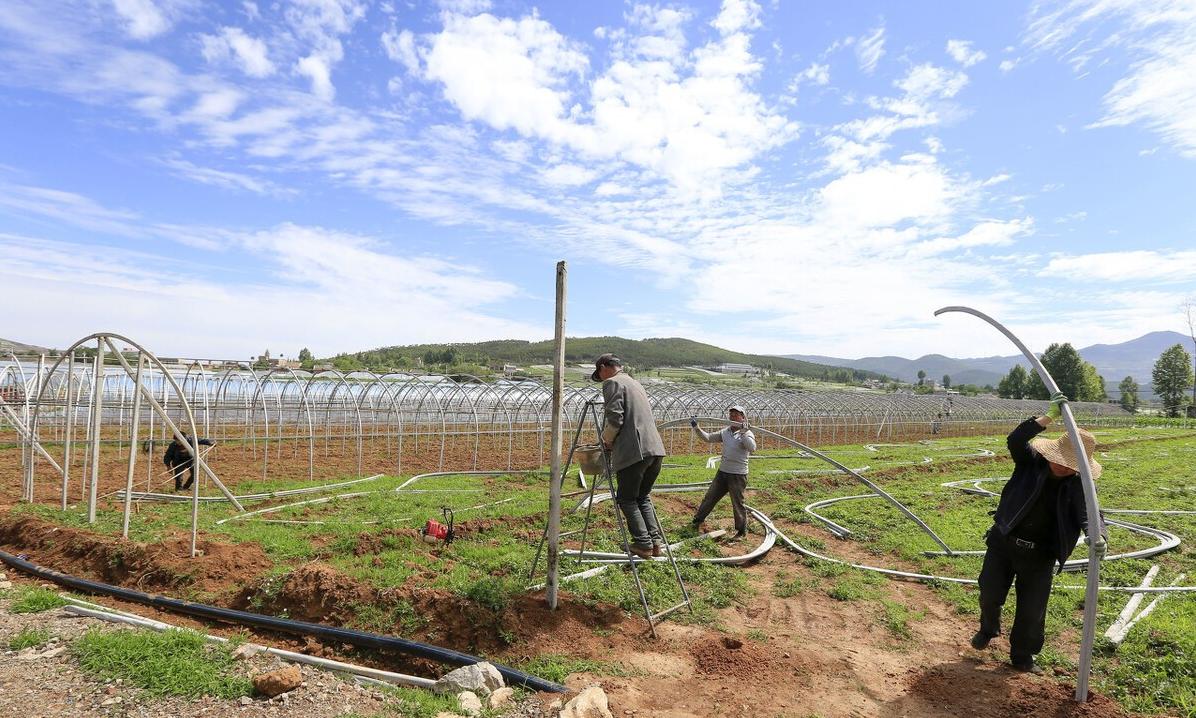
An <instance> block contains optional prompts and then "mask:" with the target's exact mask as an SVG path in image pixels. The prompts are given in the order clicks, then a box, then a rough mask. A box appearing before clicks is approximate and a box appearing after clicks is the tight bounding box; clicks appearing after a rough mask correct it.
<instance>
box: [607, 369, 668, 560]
mask: <svg viewBox="0 0 1196 718" xmlns="http://www.w3.org/2000/svg"><path fill="white" fill-rule="evenodd" d="M590 378H591V379H593V380H594V381H600V382H602V401H603V413H604V416H605V423H604V424H603V427H602V444H603V445H604V446H605V447H606V448H607V450H608V451H610V468H611V471H614V472H615V481H616V488H615V503H617V504H618V505H619V510H620V511H622V512H623V516H624V518H626V519H627V533H629V534H631V545H630V547H629V549H630V551H631V553H633V554H635V555H636V556H639V557H640V558H652V557H653V556H661V555H663V554H664V531H663V530H661V528H660V522H659V521H658V520H657V519H656V507H654V506H653V505H652V498H651V497H650V496H649V494H650V493H652V486H653V485H654V484H655V483H656V477H657V476H659V475H660V465H661V463H662V461H663V460H664V455H665V454H664V441H662V440H661V438H660V432H659V431H657V430H656V419H655V418H654V417H653V416H652V404H651V402H650V401H649V400H648V394H647V393H646V392H645V391H644V387H643V386H641V385H640V383H639V382H638V381H636V380H635V379H632V378H631V377H630V376H628V375H627V374H625V373H624V372H623V362H622V361H620V359H619V357H617V356H615V355H614V354H603V355H602V356H600V357H598V359H597V360H595V361H594V373H593V374H591V375H590Z"/></svg>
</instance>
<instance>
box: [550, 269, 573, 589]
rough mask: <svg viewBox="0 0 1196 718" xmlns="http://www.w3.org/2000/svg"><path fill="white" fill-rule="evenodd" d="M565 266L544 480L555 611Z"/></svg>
mask: <svg viewBox="0 0 1196 718" xmlns="http://www.w3.org/2000/svg"><path fill="white" fill-rule="evenodd" d="M567 280H568V267H567V265H566V264H565V262H563V261H561V262H557V264H556V331H555V333H554V335H553V345H552V351H553V354H552V460H551V467H552V470H551V471H550V472H549V479H548V590H547V597H548V607H549V608H551V609H553V610H556V606H557V586H558V581H557V579H558V573H557V571H558V568H559V563H560V534H561V481H562V479H563V478H564V477H562V476H561V406H562V402H563V401H564V396H565V287H566V285H567V283H568V282H567Z"/></svg>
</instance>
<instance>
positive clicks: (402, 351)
mask: <svg viewBox="0 0 1196 718" xmlns="http://www.w3.org/2000/svg"><path fill="white" fill-rule="evenodd" d="M604 352H612V353H614V354H616V355H618V356H619V357H620V358H621V359H622V360H623V361H624V363H626V364H627V365H629V366H630V367H631V368H632V369H637V370H646V369H656V368H658V367H680V366H703V367H714V366H718V365H719V364H722V363H724V362H727V363H735V364H751V365H752V366H755V367H759V368H762V369H770V370H772V371H777V372H783V373H785V374H789V375H791V376H795V377H803V378H807V379H818V380H822V381H835V382H845V383H847V382H858V381H863V380H864V379H883V378H885V377H884V376H883V375H881V374H877V373H875V372H870V371H864V370H860V369H849V368H843V367H834V366H829V365H826V364H815V363H813V362H807V361H801V360H797V359H787V358H784V357H776V356H766V355H761V354H743V353H741V352H735V351H731V350H729V349H723V348H721V347H716V346H712V345H710V344H702V343H700V342H695V341H691V340H689V339H623V338H622V337H574V338H569V339H567V340H566V342H565V359H566V361H567V362H569V363H571V364H573V363H580V364H588V363H590V362H593V361H594V358H595V357H597V356H598V355H600V354H602V353H604ZM332 362H333V363H334V364H335V365H336V366H337V367H338V368H340V369H358V368H364V367H370V368H398V369H403V368H414V367H417V366H424V367H428V368H431V367H449V368H453V367H459V366H469V365H474V366H479V367H488V368H491V369H501V368H502V366H503V365H504V364H515V365H518V366H528V365H532V364H550V363H551V362H552V341H551V340H547V341H542V342H527V341H520V340H515V339H501V340H497V341H489V342H476V343H472V344H413V345H409V346H396V347H383V348H380V349H371V350H369V351H363V352H357V353H354V354H339V355H337V356H336V357H334V358H333V359H332Z"/></svg>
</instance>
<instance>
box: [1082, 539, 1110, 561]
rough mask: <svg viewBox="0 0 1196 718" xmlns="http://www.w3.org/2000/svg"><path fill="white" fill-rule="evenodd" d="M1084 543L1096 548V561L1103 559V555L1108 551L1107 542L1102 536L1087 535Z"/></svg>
mask: <svg viewBox="0 0 1196 718" xmlns="http://www.w3.org/2000/svg"><path fill="white" fill-rule="evenodd" d="M1084 543H1086V544H1088V545H1089V546H1093V547H1095V548H1096V558H1097V560H1098V561H1104V560H1105V555H1106V554H1108V553H1109V544H1108V543H1107V542H1106V541H1105V537H1104V536H1100V535H1098V536H1096V537H1095V538H1093V537H1092V536H1088V537H1086V538H1085V539H1084Z"/></svg>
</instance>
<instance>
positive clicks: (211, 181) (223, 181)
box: [162, 157, 295, 196]
mask: <svg viewBox="0 0 1196 718" xmlns="http://www.w3.org/2000/svg"><path fill="white" fill-rule="evenodd" d="M162 163H163V164H164V165H165V166H166V167H169V168H170V169H171V170H172V171H173V172H174V173H175V174H177V175H179V176H180V177H185V178H187V179H189V180H192V181H194V182H199V183H200V184H206V185H211V186H213V187H220V188H221V189H227V190H234V191H248V192H253V193H254V194H260V195H272V196H286V195H293V194H295V192H294V191H293V190H287V189H283V188H282V187H279V186H278V185H277V184H275V183H274V182H271V181H269V180H264V179H260V178H257V177H252V176H250V175H247V174H244V173H241V172H231V171H228V170H218V169H215V168H213V167H201V166H199V165H197V164H195V163H193V162H189V161H187V160H184V159H180V158H177V157H176V158H171V159H167V160H163V162H162Z"/></svg>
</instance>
